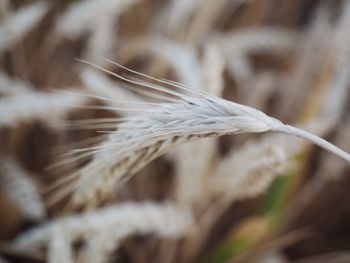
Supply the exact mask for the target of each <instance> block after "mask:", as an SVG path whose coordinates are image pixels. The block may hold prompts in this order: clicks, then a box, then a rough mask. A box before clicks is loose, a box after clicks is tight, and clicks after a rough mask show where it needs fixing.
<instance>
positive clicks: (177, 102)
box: [51, 62, 350, 207]
mask: <svg viewBox="0 0 350 263" xmlns="http://www.w3.org/2000/svg"><path fill="white" fill-rule="evenodd" d="M85 63H88V64H90V65H92V66H95V67H97V68H99V69H101V70H104V71H105V72H108V73H110V74H113V75H114V76H116V77H118V78H120V79H122V80H124V81H126V82H128V83H129V84H133V85H142V86H143V87H146V88H149V89H151V90H156V91H157V92H162V93H165V94H166V95H167V96H168V97H169V98H172V100H171V102H167V103H159V104H157V105H156V106H153V107H151V108H148V109H147V108H146V109H144V108H141V109H139V110H140V112H141V113H140V115H138V116H135V117H131V118H124V119H122V120H121V121H116V124H115V125H113V126H110V128H112V127H114V128H116V131H114V132H111V134H110V135H109V137H108V139H107V140H106V141H105V142H103V143H102V144H101V145H99V146H97V147H92V148H89V149H81V150H77V152H79V153H80V155H79V156H78V157H75V158H72V159H73V160H77V159H84V158H87V157H93V158H92V161H91V162H90V163H88V164H87V165H86V166H84V167H83V168H82V169H80V170H78V171H77V172H76V173H74V174H73V175H71V176H70V177H69V178H68V179H67V180H70V179H72V180H73V181H71V182H70V184H69V185H66V186H65V187H63V188H62V189H61V190H60V191H58V192H56V194H54V195H53V199H52V200H51V201H57V200H59V199H61V198H63V197H65V196H66V195H69V194H72V199H71V203H70V205H72V206H73V207H77V206H82V205H86V206H87V207H94V206H96V205H98V204H99V203H100V202H101V201H103V200H104V199H105V198H106V197H109V195H111V194H112V193H113V192H114V190H115V189H116V187H118V186H120V185H121V183H122V182H123V181H125V180H126V179H127V178H129V177H130V176H132V175H133V174H135V173H136V172H137V171H139V170H140V169H141V168H142V167H144V166H145V165H146V164H147V163H149V162H150V161H152V160H154V159H155V158H157V157H159V156H160V155H162V154H164V153H165V152H167V151H169V150H170V149H171V148H173V147H174V146H177V145H180V144H183V143H187V142H190V141H194V140H198V139H201V138H207V137H218V136H222V135H232V134H237V133H260V132H267V131H273V132H279V133H286V134H289V135H294V136H298V137H301V138H304V139H306V140H308V141H310V142H312V143H314V144H316V145H319V146H320V147H322V148H324V149H326V150H328V151H330V152H332V153H334V154H336V155H338V156H339V157H341V158H343V159H344V160H346V161H348V162H350V155H349V154H347V153H346V152H344V151H343V150H341V149H339V148H337V147H336V146H334V145H332V144H330V143H329V142H327V141H325V140H324V139H322V138H320V137H317V136H315V135H313V134H310V133H308V132H306V131H303V130H301V129H298V128H295V127H292V126H289V125H285V124H283V123H282V122H280V121H279V120H277V119H275V118H272V117H270V116H268V115H266V114H265V113H263V112H261V111H259V110H257V109H254V108H251V107H248V106H245V105H241V104H238V103H234V102H231V101H227V100H224V99H221V98H217V97H214V96H210V95H208V94H206V93H204V92H202V91H196V90H191V89H188V88H185V87H183V86H181V85H178V84H174V83H173V82H167V81H164V80H157V79H155V78H152V77H148V79H151V80H153V81H158V84H163V85H164V84H167V85H170V86H173V87H176V88H178V89H186V91H187V92H189V93H190V94H193V95H191V96H188V95H183V94H181V93H179V92H177V91H174V90H170V89H167V88H164V87H162V86H159V85H152V84H149V83H146V82H140V81H135V80H133V79H128V78H125V77H123V76H120V75H118V74H115V73H113V72H110V71H108V70H106V69H104V68H102V67H99V66H96V65H94V64H91V63H89V62H85ZM119 66H120V65H119ZM120 67H122V66H120ZM123 68H124V67H123ZM124 69H125V70H127V71H128V72H129V73H133V74H137V75H138V76H142V77H147V76H146V75H144V74H141V73H137V72H135V71H131V70H129V69H126V68H124ZM106 127H107V126H106Z"/></svg>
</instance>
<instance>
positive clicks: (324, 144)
mask: <svg viewBox="0 0 350 263" xmlns="http://www.w3.org/2000/svg"><path fill="white" fill-rule="evenodd" d="M273 130H274V131H277V132H281V133H285V134H291V135H294V136H297V137H300V138H303V139H305V140H307V141H310V142H312V143H314V144H316V145H318V146H320V147H321V148H323V149H325V150H327V151H329V152H332V153H334V154H335V155H338V156H339V157H340V158H342V159H344V160H345V161H347V162H349V163H350V154H348V153H347V152H345V151H343V150H342V149H340V148H338V147H337V146H335V145H333V144H331V143H330V142H328V141H326V140H325V139H322V138H321V137H318V136H316V135H314V134H312V133H309V132H307V131H304V130H302V129H299V128H296V127H293V126H290V125H286V124H283V125H280V126H278V127H276V128H275V129H273Z"/></svg>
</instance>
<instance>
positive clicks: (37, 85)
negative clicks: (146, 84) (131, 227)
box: [0, 0, 350, 263]
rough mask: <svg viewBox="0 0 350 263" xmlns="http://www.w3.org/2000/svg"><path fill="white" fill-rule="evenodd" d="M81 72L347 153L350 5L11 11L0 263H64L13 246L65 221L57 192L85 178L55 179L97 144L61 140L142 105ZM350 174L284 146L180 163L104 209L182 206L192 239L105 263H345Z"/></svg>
mask: <svg viewBox="0 0 350 263" xmlns="http://www.w3.org/2000/svg"><path fill="white" fill-rule="evenodd" d="M76 58H80V59H85V60H87V61H90V62H92V63H94V64H96V65H99V66H102V67H104V68H106V69H108V70H111V71H113V72H118V73H121V74H123V69H121V68H120V67H117V66H115V65H112V64H110V63H108V62H107V61H106V60H104V59H103V58H108V59H110V60H112V61H116V62H118V63H119V64H122V65H124V66H126V67H128V68H130V69H133V70H137V71H139V72H142V73H145V74H148V75H151V76H153V77H157V78H163V79H168V80H173V81H177V82H179V83H182V84H184V85H186V86H188V87H193V88H196V89H202V90H204V91H206V92H209V93H212V94H213V95H216V96H220V97H222V98H225V99H228V100H232V101H235V102H238V103H242V104H246V105H249V106H252V107H255V108H257V109H259V110H262V111H264V112H266V113H268V114H269V115H271V116H273V117H275V118H278V119H280V120H281V121H283V122H286V123H290V124H293V125H296V126H300V127H303V128H304V129H306V130H308V131H311V132H313V133H315V134H318V135H320V136H322V137H324V138H326V139H328V140H329V141H331V142H332V143H334V144H336V145H337V146H339V147H340V148H342V149H344V150H345V151H347V152H349V151H350V117H349V116H350V115H349V105H350V104H349V98H350V60H349V59H350V2H349V1H347V0H343V1H340V0H339V1H338V0H293V1H291V0H277V1H276V0H215V1H213V0H201V1H200V0H62V1H58V0H57V1H55V0H52V1H29V0H1V2H0V179H1V184H0V189H1V190H0V255H1V257H0V262H2V261H4V262H7V261H8V262H48V261H51V262H54V261H52V260H49V259H48V257H47V251H48V250H49V249H48V248H47V244H46V245H45V244H44V246H41V247H36V248H35V249H34V250H30V251H26V250H24V251H23V250H20V249H17V248H16V247H15V246H14V245H13V241H14V240H16V238H17V237H18V236H20V235H22V234H23V233H26V231H28V230H29V229H31V228H35V227H40V226H42V225H43V224H45V223H49V222H55V220H57V218H58V217H62V216H63V217H64V216H68V215H67V214H62V211H61V210H60V209H61V207H60V206H54V207H51V206H48V205H47V203H46V200H47V199H46V198H47V197H46V195H47V191H46V189H47V187H49V186H50V185H51V184H52V183H53V182H54V181H55V180H57V179H59V178H62V177H65V176H67V175H68V172H67V171H69V170H76V169H78V168H79V167H80V166H81V165H82V164H81V163H78V162H77V163H74V162H73V163H69V164H66V165H62V166H58V167H55V168H52V169H48V167H49V166H50V165H52V164H54V163H57V162H58V161H59V160H60V159H62V155H63V154H64V153H67V152H68V151H69V150H71V149H73V148H76V147H78V146H79V142H81V141H84V140H85V141H86V140H88V139H91V138H95V137H96V136H97V135H100V133H98V130H100V129H99V128H97V127H96V126H95V127H92V128H90V129H87V128H86V127H83V126H82V127H79V126H78V127H76V128H75V129H67V128H64V127H63V128H62V125H59V124H62V122H67V123H68V122H69V121H80V120H85V119H86V120H89V119H95V120H98V119H101V118H111V117H113V118H114V117H123V116H124V114H125V113H123V112H118V111H113V110H97V109H94V108H92V109H87V108H86V109H81V108H77V107H75V105H77V104H82V105H85V106H88V105H96V104H97V105H100V106H104V105H105V106H113V102H112V103H111V102H110V101H103V100H98V99H97V98H96V97H93V96H99V97H105V98H108V99H111V100H116V101H118V100H119V101H120V100H122V101H125V102H129V101H130V103H131V101H133V100H136V101H139V100H147V98H145V97H143V96H142V95H140V94H138V93H137V92H134V91H132V90H129V89H128V88H125V83H124V84H123V83H121V81H120V80H118V79H117V78H115V77H113V76H111V75H110V74H106V73H104V72H103V71H100V70H96V69H94V68H93V67H91V66H89V65H86V64H84V63H81V62H79V61H77V60H76ZM124 73H125V72H124ZM58 90H70V91H75V92H81V93H84V94H88V95H87V96H77V95H76V94H75V95H74V94H72V93H58V92H57V91H58ZM130 105H132V104H130ZM92 141H93V140H91V142H92ZM349 168H350V166H349V164H347V163H346V162H345V161H343V160H341V159H339V158H337V157H335V156H333V155H332V154H330V153H327V152H325V151H323V150H320V149H319V148H318V147H314V146H312V145H309V144H308V143H305V142H303V141H301V140H299V139H295V138H290V137H286V136H280V135H276V134H271V135H264V134H263V135H261V134H259V135H247V134H240V135H236V136H224V137H222V138H218V139H207V140H203V141H201V142H195V143H191V144H188V145H185V146H184V147H178V148H176V149H174V150H173V151H171V152H170V153H169V154H167V155H165V156H162V157H161V158H159V159H157V160H156V161H154V162H152V163H150V164H149V165H147V166H146V167H145V168H144V169H142V171H141V172H139V173H137V174H136V175H135V176H134V177H133V178H132V179H131V180H130V181H129V182H128V183H127V184H126V185H124V186H123V188H122V189H121V190H120V191H118V192H117V193H116V196H115V197H114V198H113V199H112V200H110V202H108V203H107V204H104V206H109V205H112V204H115V203H117V204H120V203H123V202H126V201H128V202H144V201H147V202H151V203H163V202H165V201H167V202H171V203H172V204H175V205H176V206H179V207H182V208H186V209H187V210H188V211H190V213H191V216H192V217H193V220H194V227H193V229H192V230H191V231H188V232H185V233H184V234H182V236H180V237H177V238H175V239H171V240H169V239H167V238H162V237H159V236H158V235H157V234H152V233H150V234H142V235H140V234H133V235H130V236H128V237H127V238H124V239H123V240H122V241H120V242H118V245H116V246H115V248H114V249H113V252H112V253H108V257H107V259H108V260H107V262H137V263H139V262H212V263H221V262H268V263H269V262H271V263H273V262H276V263H280V262H281V263H282V262H283V263H284V262H299V263H301V262H303V263H311V262H333V263H335V262H339V263H340V262H350V225H349V222H350V206H349V197H350V196H349V187H350V178H349V176H350V169H349ZM237 178H238V179H237ZM80 213H83V212H80ZM96 213H98V210H96ZM145 216H146V215H145ZM165 222H166V220H165ZM82 224H84V222H83V221H82ZM193 232H194V234H193ZM193 235H194V236H195V237H193ZM87 242H88V240H79V241H77V242H75V243H73V244H71V249H72V250H73V253H75V254H79V251H80V250H82V249H81V248H82V247H84V244H85V243H87ZM78 258H79V257H78ZM71 260H72V262H74V261H75V260H76V257H72V259H71ZM56 262H60V261H59V259H58V261H56ZM61 262H63V261H61Z"/></svg>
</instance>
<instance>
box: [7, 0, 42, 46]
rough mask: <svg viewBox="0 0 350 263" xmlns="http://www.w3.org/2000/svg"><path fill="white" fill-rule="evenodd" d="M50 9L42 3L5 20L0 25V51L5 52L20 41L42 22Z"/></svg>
mask: <svg viewBox="0 0 350 263" xmlns="http://www.w3.org/2000/svg"><path fill="white" fill-rule="evenodd" d="M48 9H49V8H48V5H47V4H46V3H44V2H42V1H41V2H38V3H34V4H31V5H27V6H25V7H23V8H21V9H20V10H18V11H17V12H16V13H15V14H13V15H10V16H9V17H8V19H4V21H3V23H2V24H0V51H5V50H7V49H9V48H11V46H13V45H15V44H16V43H17V42H18V41H20V40H21V39H22V38H23V36H24V35H26V34H27V33H28V32H29V31H30V30H31V29H33V28H34V27H35V26H36V25H37V24H38V22H40V20H41V18H42V17H43V16H44V15H45V14H46V13H47V11H48ZM5 18H6V17H5Z"/></svg>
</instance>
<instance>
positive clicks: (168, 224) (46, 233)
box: [13, 202, 193, 263]
mask: <svg viewBox="0 0 350 263" xmlns="http://www.w3.org/2000/svg"><path fill="white" fill-rule="evenodd" d="M192 227H193V221H192V216H191V214H190V213H189V212H188V211H184V210H183V209H180V208H178V207H177V206H175V205H173V204H171V203H163V204H157V203H127V202H126V203H122V204H119V205H113V206H110V207H106V208H103V209H99V210H96V211H93V212H88V213H84V214H77V215H69V216H66V217H63V218H60V219H56V220H54V221H50V222H49V223H47V224H43V225H41V226H38V227H36V228H34V229H31V230H28V231H26V232H24V233H23V234H21V235H20V236H19V237H17V239H16V240H15V241H14V243H13V245H14V247H16V248H18V249H21V250H33V249H38V248H42V247H44V246H48V247H49V251H48V256H49V258H50V259H51V260H52V262H59V260H58V259H59V258H61V260H62V257H63V258H64V259H65V260H66V261H64V262H69V260H67V259H69V258H71V257H72V256H71V254H72V251H71V250H72V246H73V243H74V242H77V241H83V242H86V248H85V249H83V251H82V253H81V254H80V255H79V259H80V260H82V262H96V263H97V262H107V261H108V260H107V259H108V257H109V255H110V253H111V252H112V251H113V250H114V249H116V248H117V247H118V246H119V245H120V243H121V241H122V240H123V239H125V238H126V237H128V236H132V235H147V234H151V233H154V234H156V235H159V236H161V237H164V238H181V237H183V236H184V235H186V234H188V233H189V231H190V230H191V229H192ZM57 253H59V254H57ZM83 259H85V260H83ZM50 262H51V261H50ZM61 262H62V261H61Z"/></svg>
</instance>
